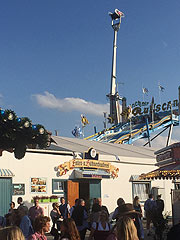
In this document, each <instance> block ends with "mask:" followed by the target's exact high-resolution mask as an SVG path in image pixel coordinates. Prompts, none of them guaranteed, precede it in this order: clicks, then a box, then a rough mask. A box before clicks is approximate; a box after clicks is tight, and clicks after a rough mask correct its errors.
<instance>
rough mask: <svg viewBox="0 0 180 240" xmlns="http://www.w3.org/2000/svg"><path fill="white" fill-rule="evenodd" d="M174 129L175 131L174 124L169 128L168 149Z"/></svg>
mask: <svg viewBox="0 0 180 240" xmlns="http://www.w3.org/2000/svg"><path fill="white" fill-rule="evenodd" d="M172 129H173V124H171V125H170V127H169V133H168V138H167V143H166V147H167V146H169V143H170V141H171V135H172Z"/></svg>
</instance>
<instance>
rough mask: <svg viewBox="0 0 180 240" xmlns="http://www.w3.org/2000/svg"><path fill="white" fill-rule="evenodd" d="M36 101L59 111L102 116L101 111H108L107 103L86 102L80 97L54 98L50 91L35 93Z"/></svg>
mask: <svg viewBox="0 0 180 240" xmlns="http://www.w3.org/2000/svg"><path fill="white" fill-rule="evenodd" d="M33 97H35V99H36V101H37V103H38V104H39V105H40V106H42V107H45V108H51V109H57V110H59V111H61V112H71V111H78V112H81V113H84V114H92V115H97V116H102V114H103V112H109V104H108V103H107V104H97V103H93V102H87V101H86V100H84V99H81V98H73V97H71V98H63V99H60V98H56V97H55V96H54V95H53V94H52V93H49V92H45V93H44V94H35V95H33Z"/></svg>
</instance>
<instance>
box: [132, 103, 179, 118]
mask: <svg viewBox="0 0 180 240" xmlns="http://www.w3.org/2000/svg"><path fill="white" fill-rule="evenodd" d="M153 105H154V106H153V109H154V111H155V113H158V112H164V111H170V110H171V107H172V109H174V108H178V100H177V99H176V100H173V101H168V102H167V103H163V104H156V103H154V104H153ZM131 106H132V114H133V115H134V116H136V115H142V114H149V113H150V110H151V109H152V103H150V102H141V101H136V102H135V103H133V104H132V105H131Z"/></svg>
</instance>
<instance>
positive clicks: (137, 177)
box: [129, 175, 150, 182]
mask: <svg viewBox="0 0 180 240" xmlns="http://www.w3.org/2000/svg"><path fill="white" fill-rule="evenodd" d="M129 181H130V182H142V181H146V180H145V179H143V178H141V175H131V177H130V179H129ZM149 181H150V180H149Z"/></svg>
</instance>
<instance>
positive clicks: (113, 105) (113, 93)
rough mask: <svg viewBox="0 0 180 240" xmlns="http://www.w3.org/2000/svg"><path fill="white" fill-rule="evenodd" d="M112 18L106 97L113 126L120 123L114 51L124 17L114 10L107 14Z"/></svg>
mask: <svg viewBox="0 0 180 240" xmlns="http://www.w3.org/2000/svg"><path fill="white" fill-rule="evenodd" d="M109 15H110V16H111V18H112V28H113V30H114V41H113V56H112V72H111V88H110V93H109V94H108V95H107V97H108V98H109V100H110V114H109V118H108V119H109V121H110V123H113V124H118V123H120V106H119V100H121V98H120V96H119V94H118V90H117V88H116V55H117V53H116V49H117V33H118V30H119V29H120V25H121V18H122V17H124V14H123V13H122V12H121V11H119V10H118V9H115V11H114V13H109Z"/></svg>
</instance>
